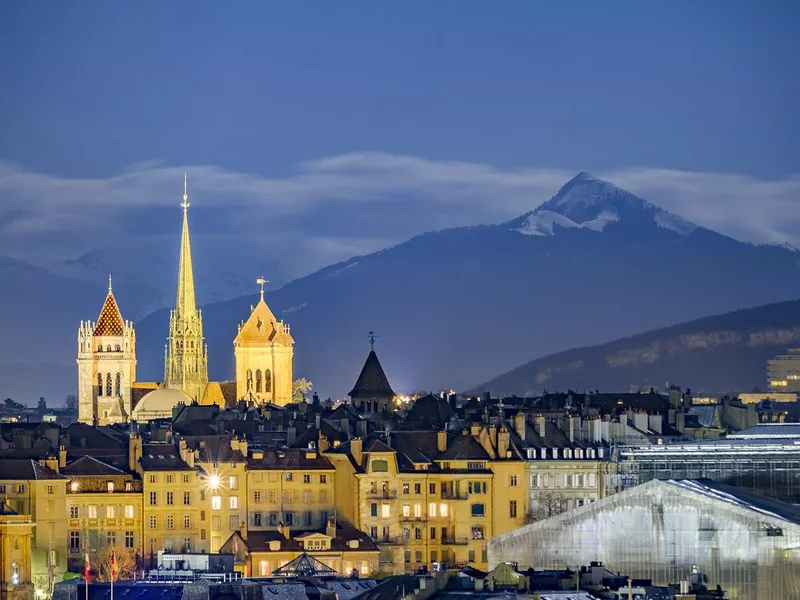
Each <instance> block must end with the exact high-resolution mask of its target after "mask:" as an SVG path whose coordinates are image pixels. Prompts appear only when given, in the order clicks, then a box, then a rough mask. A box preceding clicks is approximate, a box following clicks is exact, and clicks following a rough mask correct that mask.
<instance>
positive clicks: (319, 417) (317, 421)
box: [314, 413, 322, 429]
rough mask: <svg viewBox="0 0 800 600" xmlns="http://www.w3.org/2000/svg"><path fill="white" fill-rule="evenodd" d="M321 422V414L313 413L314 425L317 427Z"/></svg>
mask: <svg viewBox="0 0 800 600" xmlns="http://www.w3.org/2000/svg"><path fill="white" fill-rule="evenodd" d="M321 424H322V416H321V415H320V414H319V413H317V414H316V415H314V427H316V428H317V429H319V427H320V425H321Z"/></svg>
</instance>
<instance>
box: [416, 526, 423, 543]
mask: <svg viewBox="0 0 800 600" xmlns="http://www.w3.org/2000/svg"><path fill="white" fill-rule="evenodd" d="M414 539H415V540H421V539H422V529H420V528H419V527H414Z"/></svg>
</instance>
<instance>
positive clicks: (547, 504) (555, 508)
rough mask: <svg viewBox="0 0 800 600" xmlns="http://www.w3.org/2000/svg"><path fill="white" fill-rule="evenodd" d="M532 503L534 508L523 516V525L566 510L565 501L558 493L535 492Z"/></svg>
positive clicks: (562, 495)
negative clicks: (533, 502)
mask: <svg viewBox="0 0 800 600" xmlns="http://www.w3.org/2000/svg"><path fill="white" fill-rule="evenodd" d="M534 501H535V507H534V508H533V509H532V510H530V511H529V512H528V513H527V514H526V515H525V520H524V522H525V523H535V522H536V521H541V520H542V519H547V518H548V517H553V516H555V515H557V514H560V513H562V512H564V511H565V510H567V499H566V497H565V496H564V494H560V493H558V492H550V491H548V492H537V493H536V496H535V497H534Z"/></svg>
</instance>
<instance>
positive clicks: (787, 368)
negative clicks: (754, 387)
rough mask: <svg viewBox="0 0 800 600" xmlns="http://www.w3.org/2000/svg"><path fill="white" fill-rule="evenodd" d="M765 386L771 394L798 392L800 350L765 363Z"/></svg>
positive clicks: (791, 351) (796, 349)
mask: <svg viewBox="0 0 800 600" xmlns="http://www.w3.org/2000/svg"><path fill="white" fill-rule="evenodd" d="M767 385H768V387H769V389H770V391H772V392H792V393H797V392H800V348H791V349H790V350H788V351H787V353H786V354H781V355H780V356H776V357H775V358H773V359H771V360H768V361H767Z"/></svg>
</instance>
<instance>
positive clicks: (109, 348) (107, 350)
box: [106, 344, 111, 352]
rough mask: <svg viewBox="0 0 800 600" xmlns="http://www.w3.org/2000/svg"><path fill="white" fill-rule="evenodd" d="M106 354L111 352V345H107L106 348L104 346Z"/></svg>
mask: <svg viewBox="0 0 800 600" xmlns="http://www.w3.org/2000/svg"><path fill="white" fill-rule="evenodd" d="M106 352H111V344H109V345H108V346H106Z"/></svg>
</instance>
